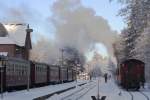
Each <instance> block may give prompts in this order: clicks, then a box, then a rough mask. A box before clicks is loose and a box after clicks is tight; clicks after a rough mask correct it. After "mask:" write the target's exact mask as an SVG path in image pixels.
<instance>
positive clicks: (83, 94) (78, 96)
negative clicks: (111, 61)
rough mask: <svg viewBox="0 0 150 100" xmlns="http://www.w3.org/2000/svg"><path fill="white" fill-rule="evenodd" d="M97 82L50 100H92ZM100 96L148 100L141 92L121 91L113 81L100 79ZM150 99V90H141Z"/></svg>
mask: <svg viewBox="0 0 150 100" xmlns="http://www.w3.org/2000/svg"><path fill="white" fill-rule="evenodd" d="M97 83H98V82H97V80H95V81H93V82H89V83H88V84H86V85H84V86H81V87H77V88H75V89H73V90H70V91H67V92H65V93H62V94H60V95H54V96H52V97H51V98H49V99H48V100H92V99H91V96H97V91H98V84H97ZM99 90H100V92H99V94H100V97H101V96H106V100H132V95H133V100H147V98H146V97H145V96H143V95H142V94H141V93H140V92H131V91H130V92H127V91H125V90H123V89H120V88H119V87H118V86H117V85H116V84H115V82H114V81H113V80H109V81H108V83H105V82H104V79H103V78H101V79H100V84H99ZM140 91H142V92H143V93H145V94H146V95H147V96H149V97H150V90H148V89H144V90H140Z"/></svg>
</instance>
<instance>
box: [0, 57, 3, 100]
mask: <svg viewBox="0 0 150 100" xmlns="http://www.w3.org/2000/svg"><path fill="white" fill-rule="evenodd" d="M0 73H1V99H3V73H4V59H3V58H2V57H0Z"/></svg>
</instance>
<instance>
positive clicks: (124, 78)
mask: <svg viewBox="0 0 150 100" xmlns="http://www.w3.org/2000/svg"><path fill="white" fill-rule="evenodd" d="M144 65H145V64H144V62H142V61H140V60H137V59H127V60H125V61H123V62H122V63H121V64H120V67H119V68H118V69H117V80H118V81H119V83H120V85H121V86H122V87H123V88H125V89H127V90H128V89H136V90H138V89H139V88H140V86H141V85H142V86H144V82H145V77H144V76H145V73H144Z"/></svg>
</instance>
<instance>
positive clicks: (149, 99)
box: [140, 92, 150, 100]
mask: <svg viewBox="0 0 150 100" xmlns="http://www.w3.org/2000/svg"><path fill="white" fill-rule="evenodd" d="M140 93H141V94H143V95H144V96H145V98H147V100H150V98H149V97H148V96H147V95H146V94H145V93H143V92H140Z"/></svg>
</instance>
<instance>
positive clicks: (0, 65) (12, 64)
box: [0, 57, 76, 91]
mask: <svg viewBox="0 0 150 100" xmlns="http://www.w3.org/2000/svg"><path fill="white" fill-rule="evenodd" d="M0 58H1V59H0V86H1V87H0V88H1V90H2V91H5V90H7V91H12V90H18V89H25V88H28V89H29V88H30V87H31V88H33V87H39V86H44V85H49V84H57V83H61V82H70V81H73V80H75V75H76V74H75V73H74V70H73V69H71V68H70V69H69V68H68V67H60V66H58V65H48V64H45V63H38V62H33V61H28V60H23V59H19V58H11V57H0Z"/></svg>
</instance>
